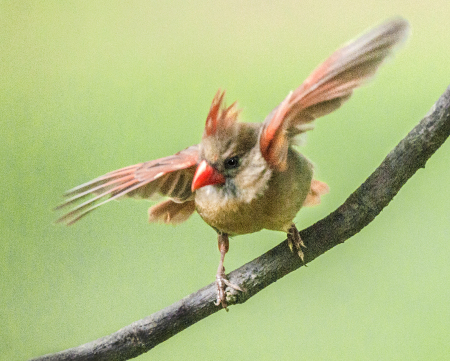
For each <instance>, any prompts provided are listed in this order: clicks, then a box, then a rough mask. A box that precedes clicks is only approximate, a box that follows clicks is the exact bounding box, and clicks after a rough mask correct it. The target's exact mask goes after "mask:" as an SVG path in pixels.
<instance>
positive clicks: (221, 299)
mask: <svg viewBox="0 0 450 361" xmlns="http://www.w3.org/2000/svg"><path fill="white" fill-rule="evenodd" d="M217 241H218V245H219V251H220V262H219V268H218V269H217V274H216V288H217V300H216V302H215V303H214V304H215V305H216V306H219V305H220V304H221V305H222V307H223V308H225V309H226V310H227V311H228V309H227V295H226V292H225V289H226V286H228V287H231V288H234V289H235V290H238V291H241V292H242V289H241V288H240V287H239V286H237V285H235V284H233V283H231V282H230V281H228V279H227V278H226V276H225V267H224V266H223V261H224V259H225V254H226V253H227V252H228V248H229V247H230V243H229V241H228V234H226V233H218V237H217Z"/></svg>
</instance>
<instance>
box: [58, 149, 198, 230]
mask: <svg viewBox="0 0 450 361" xmlns="http://www.w3.org/2000/svg"><path fill="white" fill-rule="evenodd" d="M197 163H198V145H194V146H191V147H189V148H186V149H185V150H182V151H181V152H178V153H177V154H175V155H171V156H169V157H165V158H160V159H156V160H152V161H149V162H145V163H139V164H135V165H131V166H128V167H125V168H122V169H118V170H115V171H113V172H110V173H107V174H105V175H103V176H101V177H98V178H95V179H93V180H91V181H90V182H87V183H84V184H81V185H79V186H78V187H75V188H72V189H70V190H69V191H67V192H66V193H65V194H64V196H65V197H68V198H67V199H66V201H65V202H64V203H62V204H61V205H59V206H58V207H56V209H61V208H65V207H67V206H70V205H74V204H76V205H75V207H74V208H73V209H71V210H70V211H69V212H68V213H66V214H65V215H63V216H62V217H60V218H59V219H58V220H57V222H64V223H66V224H68V225H69V224H73V223H75V222H76V221H78V220H79V219H80V218H81V217H83V216H85V215H86V214H87V213H89V212H91V211H92V210H94V209H95V208H97V207H99V206H101V205H103V204H105V203H107V202H109V201H111V200H113V199H117V198H120V197H123V196H127V197H137V198H145V199H147V198H150V197H152V196H153V195H154V194H158V193H159V194H161V195H163V196H167V197H170V198H171V199H173V200H174V201H175V203H183V202H187V201H190V199H192V195H193V194H192V191H191V183H192V179H193V177H194V172H195V168H196V166H197ZM79 202H81V203H79ZM189 209H190V208H189ZM192 212H193V210H192ZM192 212H191V213H192Z"/></svg>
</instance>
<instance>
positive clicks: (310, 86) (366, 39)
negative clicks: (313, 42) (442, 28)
mask: <svg viewBox="0 0 450 361" xmlns="http://www.w3.org/2000/svg"><path fill="white" fill-rule="evenodd" d="M408 30H409V25H408V22H407V21H406V20H403V19H394V20H391V21H388V22H386V23H384V24H382V25H380V26H378V27H376V28H375V29H372V30H371V31H369V32H367V33H366V34H364V35H362V36H361V37H359V38H357V39H356V40H354V41H351V42H350V43H348V44H347V45H345V46H344V47H342V48H341V49H339V50H337V51H336V52H334V53H333V54H332V55H331V56H330V57H329V58H328V59H327V60H325V61H324V62H323V63H322V64H321V65H319V66H318V67H317V68H316V69H315V70H314V71H313V72H312V73H311V75H310V76H309V77H308V78H307V79H306V80H305V81H304V82H303V84H302V85H300V87H298V88H297V89H296V90H294V91H293V92H291V93H289V95H288V96H287V97H286V98H285V99H284V100H283V102H281V104H280V105H278V107H276V108H275V109H274V110H273V111H272V112H271V113H270V114H269V115H268V116H267V117H266V119H265V121H264V123H263V127H262V131H261V135H260V148H261V152H262V154H263V156H264V158H265V159H266V160H267V162H268V163H269V164H270V165H271V166H272V167H274V168H276V169H279V170H284V169H285V168H286V161H287V150H288V147H289V145H290V144H291V141H292V139H293V137H294V136H296V135H297V134H300V133H303V132H305V131H307V130H310V129H312V128H313V124H312V121H313V120H314V119H316V118H318V117H321V116H323V115H326V114H328V113H330V112H332V111H333V110H336V109H337V108H339V107H340V106H341V104H342V103H343V102H344V101H346V100H347V99H348V98H349V97H350V96H351V94H352V92H353V89H355V88H356V87H358V86H360V85H362V84H363V83H364V82H365V81H366V80H368V79H369V78H370V77H372V76H373V75H374V74H375V72H376V70H377V69H378V67H379V66H380V65H381V63H382V62H383V60H384V59H385V58H386V57H387V56H388V55H389V54H391V53H392V50H393V48H394V47H395V46H396V45H397V44H399V43H401V42H402V41H403V40H405V39H406V37H407V34H408Z"/></svg>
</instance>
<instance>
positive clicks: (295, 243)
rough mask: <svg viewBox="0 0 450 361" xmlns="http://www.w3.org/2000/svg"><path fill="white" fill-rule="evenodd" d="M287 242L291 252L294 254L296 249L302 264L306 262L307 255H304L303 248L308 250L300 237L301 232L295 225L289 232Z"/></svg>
mask: <svg viewBox="0 0 450 361" xmlns="http://www.w3.org/2000/svg"><path fill="white" fill-rule="evenodd" d="M287 241H288V246H289V248H290V249H291V252H294V249H295V250H296V251H297V254H298V256H299V257H300V259H301V260H302V262H305V254H304V253H303V250H302V247H303V248H306V246H305V244H304V243H303V241H302V238H301V237H300V232H299V231H298V229H297V227H296V226H295V224H294V223H292V225H291V227H290V228H289V230H288V233H287Z"/></svg>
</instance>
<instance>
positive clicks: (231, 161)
mask: <svg viewBox="0 0 450 361" xmlns="http://www.w3.org/2000/svg"><path fill="white" fill-rule="evenodd" d="M223 165H224V166H225V169H234V168H237V167H238V166H239V157H238V156H237V155H235V156H234V157H230V158H227V159H225V162H224V163H223Z"/></svg>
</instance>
